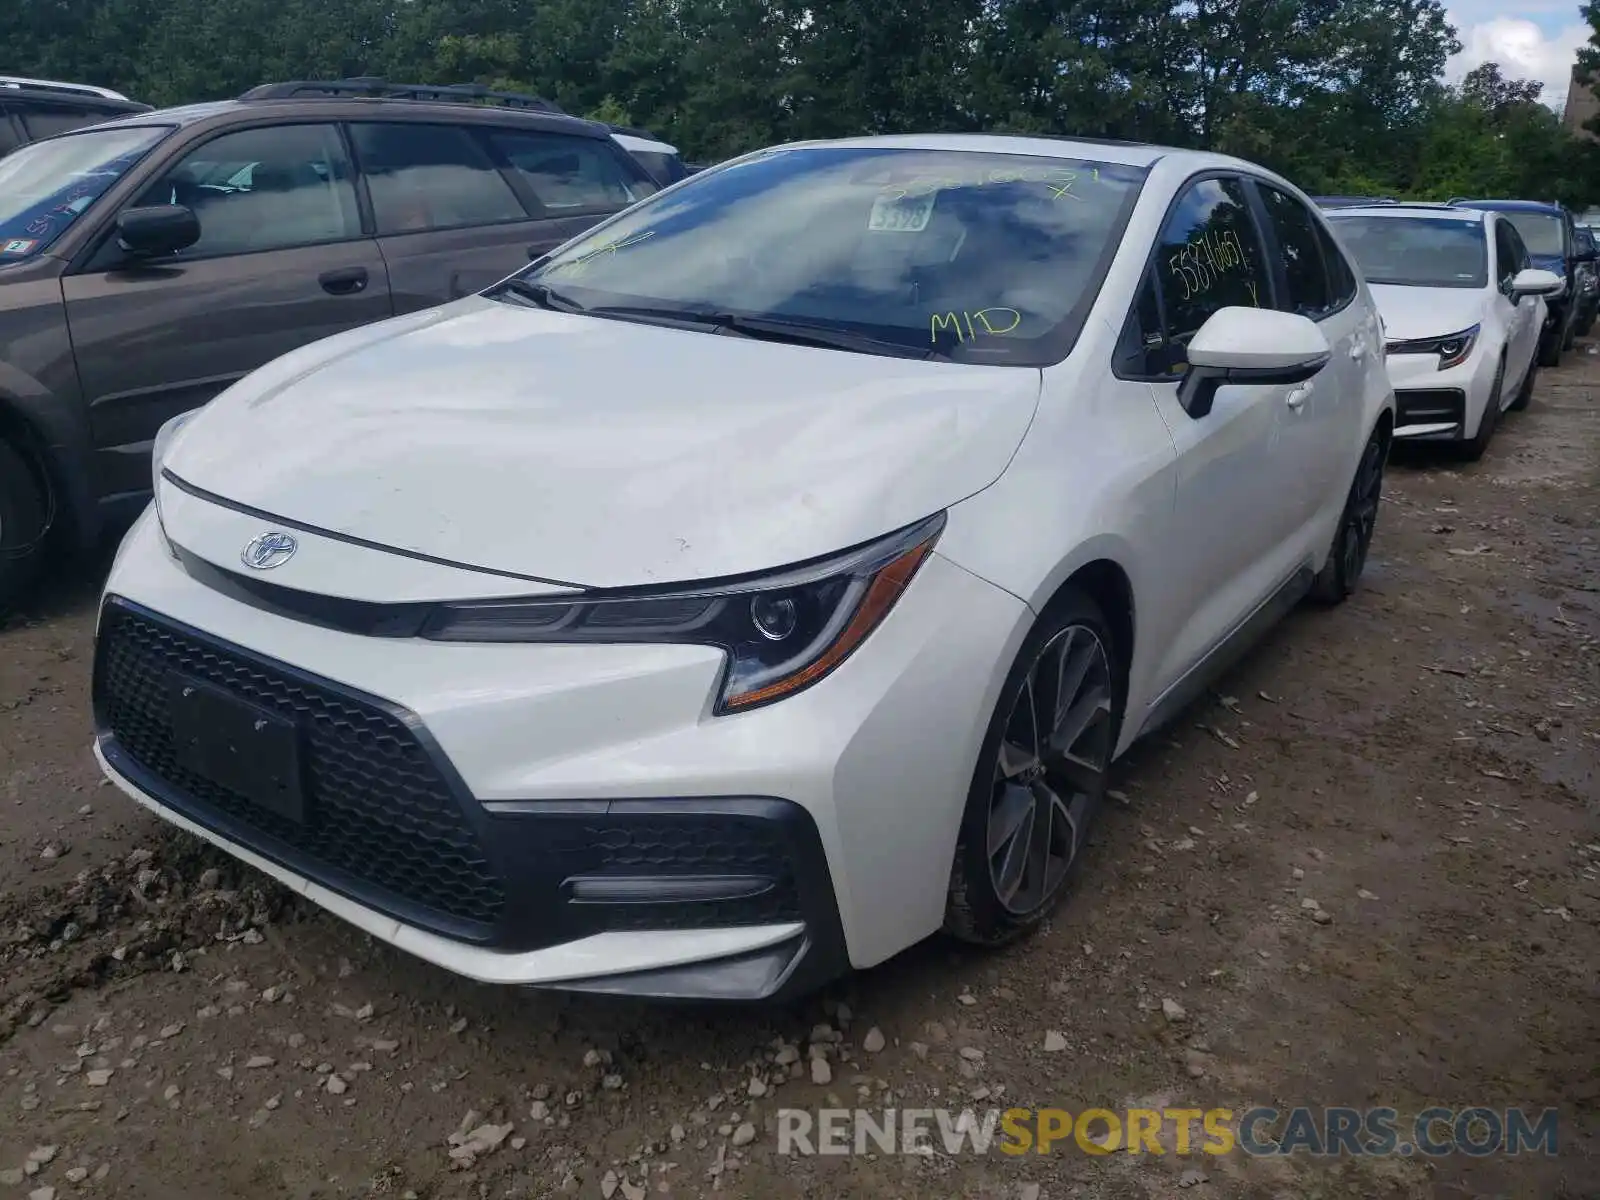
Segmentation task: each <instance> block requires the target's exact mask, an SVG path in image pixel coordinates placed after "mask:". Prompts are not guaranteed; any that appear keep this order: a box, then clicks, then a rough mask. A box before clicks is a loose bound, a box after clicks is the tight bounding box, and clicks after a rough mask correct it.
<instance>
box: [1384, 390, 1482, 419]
mask: <svg viewBox="0 0 1600 1200" xmlns="http://www.w3.org/2000/svg"><path fill="white" fill-rule="evenodd" d="M1394 399H1395V405H1396V407H1397V408H1398V409H1399V411H1398V413H1397V414H1396V417H1397V419H1396V421H1395V426H1396V428H1399V429H1404V428H1405V427H1406V426H1407V425H1443V424H1446V423H1450V424H1455V425H1459V424H1461V422H1462V421H1463V420H1465V419H1466V411H1467V396H1466V393H1465V392H1463V391H1462V390H1461V389H1460V388H1416V389H1412V390H1401V391H1397V392H1395V395H1394Z"/></svg>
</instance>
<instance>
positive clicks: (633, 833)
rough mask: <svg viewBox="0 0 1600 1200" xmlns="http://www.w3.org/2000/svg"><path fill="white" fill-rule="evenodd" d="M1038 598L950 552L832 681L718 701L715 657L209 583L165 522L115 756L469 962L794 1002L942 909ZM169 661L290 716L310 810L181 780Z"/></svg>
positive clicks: (115, 597)
mask: <svg viewBox="0 0 1600 1200" xmlns="http://www.w3.org/2000/svg"><path fill="white" fill-rule="evenodd" d="M1025 614H1026V610H1025V608H1024V607H1023V606H1022V605H1021V604H1020V602H1018V601H1016V600H1015V599H1014V598H1013V597H1010V596H1008V595H1006V594H1005V593H1003V592H1000V591H999V590H998V589H995V588H993V587H992V586H991V585H988V584H986V583H983V582H982V581H981V580H977V579H976V578H975V577H973V576H971V575H969V574H968V573H967V572H965V571H962V570H961V569H960V568H957V567H955V566H953V565H952V564H950V563H948V562H946V561H945V560H943V559H940V558H938V557H937V555H935V556H931V557H930V559H929V560H928V561H927V562H926V563H925V564H924V567H923V571H922V572H921V573H919V576H918V578H917V580H916V581H914V583H913V585H912V587H911V588H910V589H908V591H907V593H906V595H905V596H904V597H903V598H902V600H901V601H900V603H899V605H897V606H896V608H895V610H894V611H893V612H892V613H891V614H890V617H889V618H888V619H887V620H886V621H885V622H884V624H883V625H882V626H881V627H880V628H879V629H878V630H877V631H876V632H875V633H874V634H873V636H872V638H871V639H869V641H868V643H867V645H866V646H864V647H862V649H861V650H859V651H858V652H857V653H856V655H854V656H852V658H851V659H849V660H847V661H846V663H845V664H843V665H842V666H841V667H840V668H839V669H838V670H837V671H835V672H834V674H833V675H832V676H830V677H829V678H828V679H827V680H824V681H823V682H822V683H821V684H818V685H817V686H815V687H813V688H812V689H810V690H808V691H807V692H804V693H801V694H800V695H798V696H795V697H792V698H790V699H788V700H785V701H783V702H782V703H779V704H775V705H771V706H768V707H767V708H764V709H759V710H756V711H755V712H751V713H747V714H740V715H738V716H734V717H715V718H713V717H710V716H709V715H708V713H709V709H710V700H711V696H712V693H713V692H714V689H715V686H716V681H717V679H718V676H719V673H720V655H719V654H718V653H717V652H715V651H710V650H706V649H704V648H701V647H684V646H648V647H639V646H632V647H628V646H600V645H595V646H581V647H577V646H507V645H497V646H483V645H466V644H442V643H425V642H418V641H415V640H412V639H385V638H375V637H363V636H358V635H354V634H349V633H342V632H338V631H335V630H331V629H324V628H318V627H316V626H313V625H310V624H308V623H305V622H301V621H297V620H293V619H291V618H289V617H286V616H283V615H279V614H276V613H273V612H269V611H264V610H262V609H260V608H257V607H252V606H250V605H249V604H246V603H242V602H240V601H239V600H237V599H234V598H232V597H230V596H227V595H224V594H222V593H220V592H218V591H216V590H213V589H212V588H210V587H207V586H206V585H205V584H203V583H201V582H200V581H199V580H197V579H196V578H193V577H191V576H190V575H189V574H188V573H187V572H186V571H185V570H184V569H183V567H182V566H181V565H180V564H179V563H178V562H177V561H176V560H175V559H174V558H173V557H172V555H171V554H170V553H168V552H167V550H166V548H165V546H164V544H163V542H162V539H161V536H160V533H159V529H158V527H157V526H156V523H155V521H154V520H153V519H152V518H151V516H150V515H149V514H147V516H146V517H145V518H144V519H143V520H142V521H141V522H140V523H139V525H138V526H136V527H135V529H134V530H133V531H132V532H131V533H130V534H129V537H128V539H127V541H126V542H125V543H124V546H123V548H122V550H121V551H120V552H119V555H118V559H117V562H116V565H115V566H114V568H113V571H112V575H111V578H110V580H109V582H108V585H107V599H106V601H105V604H104V606H103V609H102V616H101V625H100V629H99V631H98V637H97V649H96V662H95V703H96V724H97V738H96V751H97V754H98V755H99V757H100V760H101V762H102V764H103V765H104V766H105V768H106V770H107V773H108V774H109V775H110V777H111V778H112V779H113V780H114V781H115V782H116V783H117V784H118V785H119V786H120V787H122V788H123V790H124V791H127V792H128V793H129V794H130V795H131V796H133V798H134V799H135V800H137V801H139V802H140V803H141V804H144V805H145V806H146V807H148V808H151V809H152V810H153V811H155V812H157V813H158V814H159V815H161V816H163V817H164V818H166V819H168V820H171V821H173V822H175V823H177V824H180V825H182V826H184V827H185V828H188V829H190V830H191V831H193V832H197V833H199V834H200V835H201V836H204V837H207V838H209V839H210V840H212V841H213V842H215V843H217V844H219V845H221V846H223V847H224V848H225V849H227V850H229V851H230V852H231V853H233V854H235V855H237V856H239V857H241V858H243V859H245V860H246V861H249V862H251V863H252V864H253V865H256V866H257V867H259V868H260V869H262V870H264V871H267V872H268V873H270V874H272V875H274V876H275V877H277V878H278V879H280V880H282V881H283V882H284V883H285V884H287V885H288V886H289V887H291V888H293V889H294V890H296V891H299V892H301V893H302V894H304V895H306V896H307V897H308V898H310V899H311V900H313V901H315V902H316V903H319V904H321V905H323V906H324V907H327V908H329V909H330V910H331V911H333V912H335V913H337V914H338V915H340V916H343V917H345V918H346V919H348V920H351V921H352V922H353V923H355V924H357V925H358V926H360V927H361V928H363V929H365V930H366V931H367V932H369V933H372V934H373V935H375V936H377V937H380V938H382V939H384V940H386V941H389V942H391V943H392V944H394V945H396V946H399V947H400V948H402V949H405V950H408V951H410V952H412V953H414V954H417V955H419V956H420V957H422V958H424V959H427V960H428V961H430V962H433V963H435V964H437V965H439V966H442V967H445V968H446V969H449V970H452V971H456V972H458V973H460V974H463V975H467V976H470V977H472V978H476V979H480V980H485V981H490V982H498V983H513V984H527V985H534V986H558V987H561V988H565V989H574V990H596V991H618V992H627V993H631V994H640V995H650V996H671V997H684V998H729V999H734V998H739V999H756V998H764V997H770V996H776V995H786V994H792V993H796V992H801V991H806V990H810V989H811V988H814V987H815V986H817V985H818V984H820V983H822V982H824V981H825V980H826V979H827V978H829V977H831V976H833V975H836V974H838V973H840V972H841V971H843V970H846V969H848V968H849V967H850V966H852V965H854V966H865V965H870V964H871V963H874V962H877V961H881V959H883V958H886V957H888V956H889V955H890V954H892V953H895V952H896V951H898V950H900V949H902V948H904V947H905V946H906V945H909V944H911V943H912V942H914V941H917V940H919V939H920V938H921V937H923V936H926V935H927V934H928V933H931V932H933V931H934V930H935V929H937V928H938V926H939V924H940V921H941V919H942V916H943V906H944V892H945V880H946V877H947V875H948V865H949V857H950V854H951V853H952V851H953V848H954V843H955V836H956V828H957V825H958V823H959V820H960V814H961V809H962V805H963V804H964V801H965V795H966V790H967V785H968V782H969V781H970V777H971V770H972V762H973V759H974V757H975V754H976V748H977V744H978V742H979V740H980V739H981V736H982V732H983V728H984V726H985V724H986V722H987V717H988V711H989V706H990V705H991V704H992V694H991V692H992V690H991V689H990V688H989V687H987V686H986V684H987V681H988V678H989V676H990V675H991V674H993V673H995V672H997V671H998V672H1001V673H1003V670H1004V667H1005V665H1007V664H1008V663H1009V655H1008V654H1006V652H1005V650H1006V647H1007V646H1008V645H1010V644H1011V640H1012V637H1013V631H1014V630H1017V631H1020V630H1025V628H1026V620H1025ZM1015 636H1016V637H1020V636H1021V634H1020V632H1017V633H1016V635H1015ZM291 663H306V664H312V663H314V664H316V670H315V671H314V672H312V671H308V670H306V669H303V668H301V667H297V666H292V665H289V664H291ZM174 672H176V673H179V674H181V675H182V676H183V677H185V678H190V679H196V678H197V679H200V680H202V681H204V682H206V683H210V684H212V685H214V686H219V687H222V688H224V689H225V690H227V691H228V692H230V693H231V694H234V695H237V696H240V697H242V698H244V699H247V700H249V701H251V702H252V703H255V704H256V705H258V706H260V707H262V708H265V709H268V710H271V711H273V712H276V713H279V714H281V715H284V716H287V717H290V718H292V719H293V720H294V721H295V723H296V725H297V726H298V727H299V728H300V729H301V730H302V731H303V732H302V737H303V745H304V750H303V759H304V766H303V777H304V779H305V784H306V791H307V801H308V804H307V809H308V813H307V817H306V820H305V822H304V823H303V824H297V823H296V822H295V821H293V820H291V819H289V818H286V817H280V816H278V815H276V814H274V813H270V812H266V811H264V810H262V809H261V808H259V807H257V806H254V805H252V804H251V803H250V802H249V801H248V800H246V799H245V798H243V797H241V796H239V795H234V794H229V793H228V792H227V789H224V788H218V787H217V786H216V785H214V784H211V783H209V782H208V781H207V780H205V779H202V778H200V777H198V776H194V775H192V774H190V773H188V772H187V770H186V769H185V768H184V766H183V765H182V764H181V762H180V761H179V759H178V757H177V756H176V755H175V753H174V750H173V746H174V739H173V729H172V722H171V720H170V714H169V712H168V707H167V706H168V703H169V697H168V692H167V690H166V688H167V684H168V682H169V681H170V679H171V678H172V675H173V673H174ZM951 679H964V680H967V681H969V682H970V684H971V686H970V687H964V688H952V687H950V686H949V680H951ZM994 687H995V688H997V687H998V679H996V680H995V682H994Z"/></svg>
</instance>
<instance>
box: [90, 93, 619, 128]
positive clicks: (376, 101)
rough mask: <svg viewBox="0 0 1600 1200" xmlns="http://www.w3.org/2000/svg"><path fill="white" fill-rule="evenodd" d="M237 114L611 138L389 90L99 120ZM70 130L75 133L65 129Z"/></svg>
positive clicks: (565, 123) (549, 116)
mask: <svg viewBox="0 0 1600 1200" xmlns="http://www.w3.org/2000/svg"><path fill="white" fill-rule="evenodd" d="M232 114H238V115H240V116H241V117H261V116H268V117H302V118H312V119H315V118H318V117H320V118H322V119H323V120H330V121H359V120H369V119H371V118H374V117H381V118H382V119H383V120H385V121H389V120H395V121H419V122H427V121H431V122H435V123H437V122H440V121H446V122H449V123H451V124H489V125H504V124H508V123H510V124H517V125H528V126H538V127H543V128H546V129H560V130H561V131H562V132H563V133H574V134H578V135H581V136H586V137H592V138H608V137H610V136H611V130H610V129H609V127H607V126H605V125H603V124H601V123H600V122H598V121H586V120H584V119H583V118H582V117H574V116H571V115H569V114H567V113H563V112H555V111H550V110H543V109H531V108H508V107H503V106H500V105H491V104H471V103H465V102H462V101H455V100H410V99H396V98H393V97H389V96H285V97H270V98H267V99H261V100H212V101H209V102H206V103H203V104H184V105H179V106H177V107H175V108H158V109H155V110H153V111H151V112H144V113H136V114H132V115H129V116H125V117H116V118H114V119H112V120H110V121H102V122H100V123H98V124H97V125H95V126H94V128H96V129H105V128H108V127H113V126H120V127H127V126H137V125H175V126H178V127H179V128H183V127H186V126H189V125H196V124H199V123H200V122H202V121H211V120H217V119H220V118H224V117H227V116H230V115H232ZM60 136H70V135H66V134H63V135H60Z"/></svg>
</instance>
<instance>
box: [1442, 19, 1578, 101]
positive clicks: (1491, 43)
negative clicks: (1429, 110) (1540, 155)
mask: <svg viewBox="0 0 1600 1200" xmlns="http://www.w3.org/2000/svg"><path fill="white" fill-rule="evenodd" d="M1445 8H1446V10H1447V11H1448V12H1449V14H1450V23H1451V24H1452V25H1454V26H1455V27H1456V30H1457V32H1458V33H1459V35H1460V38H1461V45H1462V51H1461V53H1460V54H1458V55H1456V56H1455V57H1454V58H1453V59H1451V60H1450V65H1449V67H1448V69H1447V73H1448V75H1449V77H1450V78H1451V79H1452V80H1455V79H1459V78H1460V77H1461V76H1463V75H1465V74H1466V73H1467V72H1468V71H1470V70H1471V69H1472V68H1473V67H1475V66H1477V65H1478V64H1479V63H1484V62H1497V63H1499V64H1500V65H1501V67H1502V68H1503V69H1504V73H1505V75H1506V76H1507V77H1508V78H1510V79H1538V80H1541V81H1542V82H1543V83H1544V94H1543V97H1542V99H1543V100H1544V101H1545V103H1546V104H1549V105H1551V106H1552V107H1554V108H1555V109H1556V110H1557V111H1558V112H1559V111H1560V109H1561V106H1562V104H1563V103H1564V102H1565V100H1566V96H1567V84H1568V81H1569V80H1570V78H1571V72H1572V64H1573V62H1574V60H1575V59H1576V57H1577V53H1578V47H1579V46H1581V45H1583V44H1584V43H1585V42H1586V41H1588V40H1589V34H1590V29H1589V25H1588V23H1587V22H1586V21H1584V19H1583V17H1582V16H1580V15H1579V12H1578V0H1521V2H1520V3H1518V2H1517V0H1446V4H1445Z"/></svg>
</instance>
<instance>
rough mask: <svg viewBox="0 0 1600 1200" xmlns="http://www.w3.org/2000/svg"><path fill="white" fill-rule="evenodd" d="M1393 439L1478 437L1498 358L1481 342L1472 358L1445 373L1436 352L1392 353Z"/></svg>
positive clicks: (1487, 405)
mask: <svg viewBox="0 0 1600 1200" xmlns="http://www.w3.org/2000/svg"><path fill="white" fill-rule="evenodd" d="M1385 361H1386V364H1387V367H1388V371H1389V381H1390V383H1391V384H1393V385H1394V396H1395V406H1396V411H1395V428H1394V436H1395V437H1396V438H1405V439H1407V440H1410V441H1445V442H1454V441H1461V440H1463V439H1466V438H1471V437H1474V436H1476V434H1477V432H1478V425H1479V422H1481V421H1482V420H1483V416H1484V413H1485V412H1486V411H1487V410H1488V407H1489V397H1490V394H1491V392H1492V391H1493V390H1494V374H1495V365H1496V359H1495V358H1494V357H1493V356H1491V355H1490V354H1488V353H1485V348H1484V347H1483V345H1482V344H1481V343H1480V344H1479V346H1478V347H1477V348H1476V349H1474V351H1473V354H1472V357H1471V358H1469V359H1467V361H1466V362H1464V363H1462V364H1460V365H1459V366H1455V367H1451V368H1450V369H1449V370H1447V371H1441V370H1439V356H1438V355H1436V354H1390V355H1388V356H1387V358H1386V360H1385Z"/></svg>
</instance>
